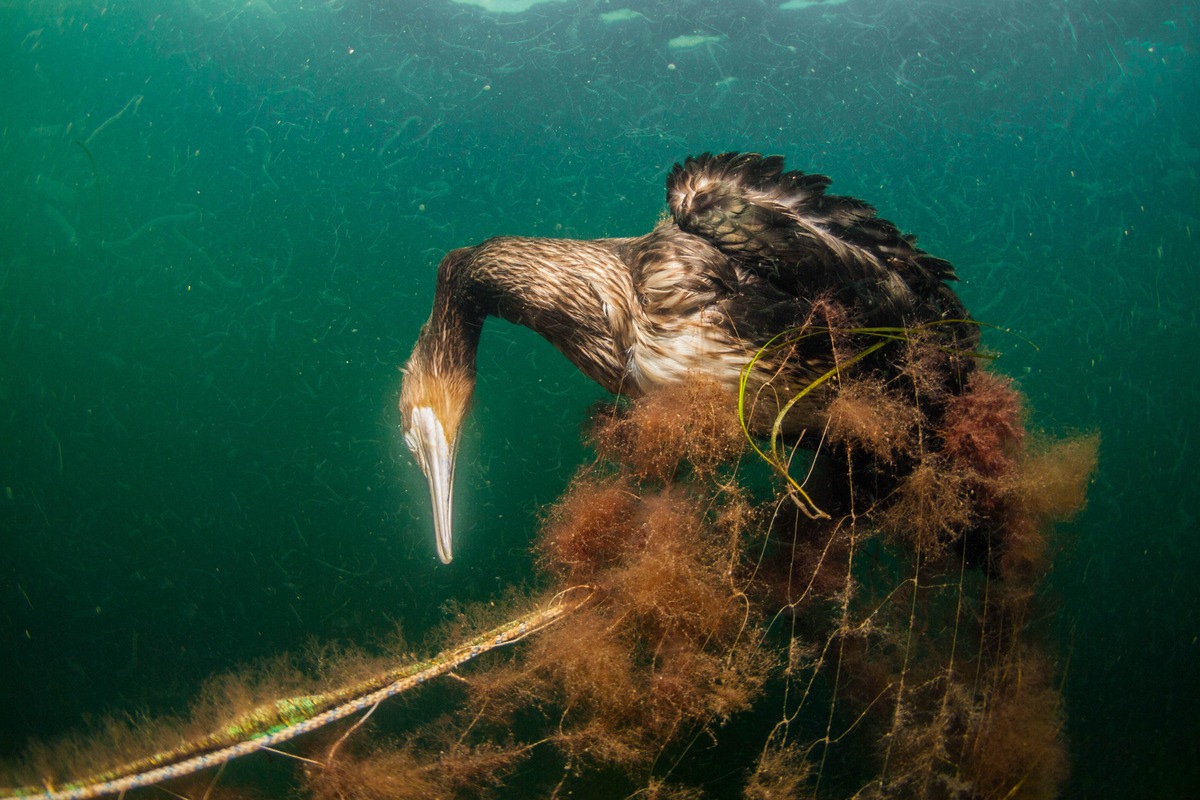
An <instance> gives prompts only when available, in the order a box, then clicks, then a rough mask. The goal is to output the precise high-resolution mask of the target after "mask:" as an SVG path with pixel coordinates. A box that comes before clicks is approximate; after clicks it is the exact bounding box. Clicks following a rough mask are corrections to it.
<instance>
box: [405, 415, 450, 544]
mask: <svg viewBox="0 0 1200 800" xmlns="http://www.w3.org/2000/svg"><path fill="white" fill-rule="evenodd" d="M404 442H405V444H407V445H408V449H409V450H411V451H412V452H413V455H414V456H415V457H416V459H417V463H419V464H420V465H421V471H422V472H424V473H425V478H426V479H427V480H428V481H429V496H430V498H432V500H433V532H434V535H435V536H436V537H437V552H438V558H439V559H441V561H442V563H443V564H449V563H450V560H451V559H452V558H453V557H454V554H453V551H452V549H451V541H452V538H451V535H452V528H451V511H452V508H453V505H454V504H453V498H454V455H455V447H454V445H453V444H451V443H450V441H449V440H448V439H447V438H446V429H445V428H443V427H442V422H441V420H439V419H438V418H437V415H436V414H434V413H433V409H432V408H429V407H427V406H418V407H416V408H414V409H413V410H412V413H411V415H410V425H409V428H408V430H406V431H405V432H404Z"/></svg>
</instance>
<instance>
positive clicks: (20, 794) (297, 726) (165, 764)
mask: <svg viewBox="0 0 1200 800" xmlns="http://www.w3.org/2000/svg"><path fill="white" fill-rule="evenodd" d="M577 588H581V589H582V588H586V587H577ZM571 591H573V590H571V589H568V590H567V591H565V592H562V593H560V594H558V595H556V596H555V597H554V598H552V599H551V601H550V602H549V603H547V604H546V605H545V606H544V607H542V608H538V609H536V610H534V611H532V612H530V613H528V614H525V615H524V616H521V617H518V618H517V619H514V620H511V621H509V622H506V623H505V624H503V625H501V626H499V627H497V628H493V629H492V630H490V631H488V632H487V633H484V634H481V635H480V636H477V637H475V638H474V639H471V640H470V641H468V642H466V643H464V644H461V645H459V646H458V647H455V648H452V649H450V650H443V651H442V652H440V653H438V654H437V655H436V656H434V657H433V658H430V659H428V660H426V661H419V662H416V663H415V664H411V665H406V666H404V667H400V668H398V669H395V670H390V671H388V672H386V673H384V674H383V675H381V676H377V677H376V678H373V679H371V680H367V681H363V682H361V683H358V684H354V685H353V686H351V687H348V688H345V689H341V690H338V691H335V692H328V693H326V694H320V695H304V696H301V697H294V698H288V699H285V700H278V701H276V702H275V703H273V704H269V705H267V706H263V707H260V708H259V709H255V710H254V711H252V712H250V713H249V714H248V715H246V716H245V717H243V718H242V719H241V720H239V721H238V722H235V723H234V724H232V725H230V726H227V727H226V728H224V729H223V730H222V731H218V732H215V733H211V734H208V735H206V736H203V737H200V738H199V739H195V740H192V741H191V742H186V743H184V744H183V745H180V746H179V747H176V748H173V749H171V750H167V751H163V752H161V753H156V754H154V755H152V756H148V757H146V758H142V759H138V760H137V761H134V762H130V763H128V764H125V765H122V766H120V767H117V768H115V769H112V770H107V771H105V772H103V773H100V774H97V775H94V776H91V777H89V778H85V779H82V780H78V781H72V782H71V783H69V784H66V785H63V786H61V787H54V786H47V787H31V786H26V787H19V788H15V789H0V800H90V798H95V797H104V796H107V795H113V794H120V793H122V792H127V791H129V790H130V789H137V788H140V787H144V786H153V785H154V784H157V783H161V782H163V781H168V780H173V779H175V778H182V777H185V776H187V775H193V774H195V773H197V772H200V771H202V770H205V769H209V768H210V767H217V766H220V765H221V764H225V763H227V762H229V761H232V760H233V759H235V758H239V757H241V756H244V755H249V754H250V753H254V752H257V751H259V750H262V749H265V748H269V747H274V746H275V745H278V744H282V743H283V742H287V741H289V740H291V739H294V738H296V737H297V736H302V735H303V734H306V733H310V732H312V731H315V730H317V729H318V728H321V727H324V726H325V725H328V724H330V723H332V722H337V721H338V720H341V719H345V718H346V717H349V716H351V715H353V714H356V713H358V712H360V711H363V710H366V709H370V708H373V707H374V706H376V705H378V704H379V703H381V702H383V701H384V700H386V699H388V698H389V697H392V696H394V695H397V694H401V693H403V692H405V691H408V690H409V689H412V688H413V687H415V686H419V685H420V684H422V683H424V682H425V681H427V680H429V679H430V678H436V677H438V676H439V675H444V674H446V673H447V672H450V671H451V670H453V669H455V668H456V667H459V666H461V665H462V664H465V663H466V662H468V661H470V660H471V659H473V658H475V657H476V656H480V655H482V654H484V653H486V652H488V651H489V650H494V649H495V648H497V647H502V646H504V645H507V644H512V643H513V642H517V641H519V640H521V639H523V638H524V637H526V636H528V635H529V634H531V633H536V632H538V631H540V630H542V629H543V628H545V627H547V626H549V625H551V624H553V623H554V622H556V621H558V620H559V619H561V618H562V617H563V616H565V615H566V614H568V613H570V612H572V611H574V610H575V609H577V608H579V607H580V606H581V605H583V604H584V603H586V602H587V601H588V599H589V598H590V597H591V593H590V592H589V593H588V594H587V595H586V596H585V597H583V598H582V599H581V600H578V601H577V602H571V603H566V602H564V597H565V596H566V595H567V594H568V593H570V592H571ZM397 675H399V676H400V677H396V676H397ZM381 683H382V684H383V685H380V684H381ZM346 698H349V699H346ZM333 703H337V704H336V705H332V707H331V708H326V709H325V710H324V711H319V713H316V714H314V715H312V716H309V717H307V718H304V719H301V720H299V721H297V722H290V723H286V724H276V725H275V726H274V727H270V728H267V729H265V730H264V729H263V727H262V726H263V725H265V724H267V723H268V721H269V718H270V714H271V711H272V710H274V711H275V713H278V714H279V717H280V718H281V719H285V720H286V719H288V718H289V717H294V716H297V715H299V714H304V713H308V712H309V711H311V710H316V709H319V708H321V707H323V706H328V705H331V704H333ZM239 739H240V740H239ZM226 741H232V742H233V743H232V744H227V745H224V746H221V744H219V743H223V742H226ZM213 748H215V749H213ZM198 751H207V752H198Z"/></svg>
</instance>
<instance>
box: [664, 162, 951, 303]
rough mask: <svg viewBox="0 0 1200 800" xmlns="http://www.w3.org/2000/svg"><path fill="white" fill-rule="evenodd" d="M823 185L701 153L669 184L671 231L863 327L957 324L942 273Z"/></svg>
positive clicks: (892, 230) (937, 263)
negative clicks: (819, 300)
mask: <svg viewBox="0 0 1200 800" xmlns="http://www.w3.org/2000/svg"><path fill="white" fill-rule="evenodd" d="M829 183H830V180H829V178H827V177H825V176H824V175H811V174H805V173H803V172H800V171H799V170H792V171H786V172H785V171H784V163H783V159H782V158H781V157H779V156H766V157H764V156H762V155H759V154H758V153H722V154H720V155H712V154H710V153H705V154H703V155H700V156H694V157H690V158H688V159H687V160H685V161H684V162H683V163H682V164H676V165H675V167H674V168H673V169H672V170H671V173H670V175H669V176H668V177H667V202H668V204H669V205H670V208H671V215H672V216H673V217H674V220H675V223H676V224H677V225H678V226H679V227H680V228H681V229H683V230H684V231H687V232H688V233H692V234H694V235H697V236H701V237H703V238H704V239H707V240H708V241H710V242H712V243H713V244H714V245H715V246H716V247H717V248H719V249H720V250H721V251H722V252H724V253H725V254H726V255H728V256H729V257H730V258H732V259H735V260H736V261H738V262H739V263H741V264H742V265H743V266H744V267H745V268H746V269H748V270H751V271H752V272H755V273H758V274H760V275H761V276H762V277H764V278H766V279H767V280H769V281H771V282H772V283H774V284H775V285H776V286H778V287H780V288H781V289H784V290H785V291H787V292H789V293H791V294H793V295H794V296H797V297H813V296H815V295H817V294H820V293H822V292H832V293H833V294H834V296H835V297H837V298H838V299H839V300H841V301H842V302H844V303H848V304H849V305H851V306H853V307H854V308H855V310H856V311H858V312H859V313H860V315H862V317H863V318H864V322H866V323H868V324H902V323H905V322H908V323H912V322H915V321H919V320H924V319H930V318H938V317H941V318H965V317H966V312H965V311H964V310H963V308H962V305H961V303H960V302H959V300H958V298H957V296H956V295H955V294H954V292H953V291H951V290H950V288H949V287H948V286H946V285H945V283H944V281H947V280H954V279H955V275H954V270H953V268H952V267H951V266H950V264H949V263H948V262H946V261H943V260H942V259H940V258H935V257H933V256H931V255H929V254H928V253H926V252H924V251H922V250H920V249H919V248H917V246H916V244H915V241H916V240H915V239H914V238H913V237H911V236H905V235H904V234H902V233H901V232H900V231H899V229H897V228H896V226H895V225H893V224H892V223H891V222H888V221H887V220H885V219H880V218H879V217H877V216H875V209H874V208H873V207H871V206H870V205H869V204H867V203H865V202H863V201H861V200H857V199H855V198H852V197H841V196H838V195H832V194H826V192H825V190H826V188H827V187H828V186H829Z"/></svg>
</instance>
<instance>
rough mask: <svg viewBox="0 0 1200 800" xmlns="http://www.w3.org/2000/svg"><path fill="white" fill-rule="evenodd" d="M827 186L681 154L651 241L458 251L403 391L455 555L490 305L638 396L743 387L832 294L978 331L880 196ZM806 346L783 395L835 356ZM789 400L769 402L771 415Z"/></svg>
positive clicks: (602, 380)
mask: <svg viewBox="0 0 1200 800" xmlns="http://www.w3.org/2000/svg"><path fill="white" fill-rule="evenodd" d="M828 183H829V180H828V179H827V178H825V177H824V176H820V175H806V174H804V173H801V172H784V171H783V160H782V159H781V158H778V157H769V158H764V157H762V156H759V155H757V154H738V153H726V154H722V155H717V156H713V155H708V154H705V155H702V156H699V157H696V158H689V159H687V160H686V161H685V162H684V163H683V164H682V165H678V164H677V165H676V166H675V168H674V170H673V171H672V172H671V174H670V176H669V177H668V180H667V196H668V202H669V206H670V212H671V213H670V216H669V217H667V218H665V219H663V220H662V221H661V222H659V224H658V225H657V226H655V228H654V229H653V230H652V231H650V233H648V234H646V235H644V236H638V237H632V238H621V239H595V240H586V241H580V240H567V239H530V238H520V237H498V238H495V239H489V240H488V241H486V242H483V243H482V244H480V245H477V246H475V247H469V248H462V249H459V250H455V251H453V252H451V253H450V254H448V255H447V256H446V258H445V259H444V260H443V261H442V263H441V266H440V267H439V268H438V281H437V290H436V293H435V296H434V306H433V312H432V314H431V316H430V319H429V322H428V323H427V324H426V325H425V327H424V328H423V329H422V332H421V336H420V338H419V339H418V341H417V345H416V348H415V349H414V351H413V355H412V357H411V358H410V360H409V362H408V365H407V367H406V369H405V380H404V386H403V389H402V391H401V398H400V408H401V413H402V415H403V417H404V429H405V436H406V440H407V442H408V444H409V446H410V448H411V449H412V450H413V452H414V454H415V455H416V456H417V458H418V461H419V462H420V463H421V466H422V468H423V470H424V471H425V473H426V475H427V476H428V477H429V480H430V488H431V491H432V493H433V495H434V505H435V526H436V527H437V528H438V551H439V556H440V557H441V558H442V560H443V561H446V562H448V561H449V560H450V537H449V525H450V520H449V516H450V483H452V481H453V463H454V450H455V444H456V437H457V433H458V429H459V426H460V424H461V421H462V419H463V417H464V415H465V414H466V411H467V408H468V406H469V403H470V397H471V393H472V392H473V389H474V381H475V377H474V376H475V351H476V348H477V346H478V342H479V336H480V333H481V331H482V327H483V323H484V320H485V319H486V318H487V317H488V316H497V317H501V318H503V319H506V320H508V321H510V322H513V323H516V324H519V325H524V326H527V327H529V328H531V329H533V330H534V331H536V332H537V333H539V334H541V335H542V336H543V337H545V338H546V339H547V340H548V341H550V342H551V343H553V344H554V345H555V346H556V347H557V348H558V349H559V350H560V351H561V352H562V353H563V354H564V355H565V356H566V357H567V358H568V359H570V360H571V361H572V362H573V363H574V364H575V365H576V366H577V367H578V368H579V369H580V370H581V371H582V372H583V373H584V374H586V375H587V376H588V377H590V378H592V379H593V380H595V381H596V382H597V383H599V384H600V385H602V386H603V387H604V388H606V389H607V390H609V391H610V392H613V393H616V394H624V395H628V396H633V397H636V396H639V395H641V394H644V393H646V392H648V391H651V390H653V389H654V388H656V387H659V386H663V385H667V384H671V383H676V382H679V381H681V380H683V379H684V378H685V377H686V376H687V375H689V374H696V373H699V374H706V375H709V376H712V377H715V378H716V379H717V380H718V381H720V382H722V383H725V384H727V385H730V386H735V387H736V386H737V385H738V379H739V376H740V374H741V372H742V369H743V368H744V367H745V365H746V364H747V363H748V362H749V361H750V360H751V359H752V358H754V357H755V354H756V353H757V352H758V351H759V350H760V349H761V348H762V347H763V345H765V344H766V343H767V342H768V341H770V340H771V338H772V337H774V336H775V335H776V334H779V333H780V332H782V331H786V330H789V329H792V328H795V327H797V326H801V325H804V324H806V323H811V322H812V314H813V310H814V307H815V306H816V305H818V304H822V303H835V304H837V306H839V307H840V308H843V309H845V311H846V312H847V313H848V314H849V315H850V318H851V319H852V321H853V323H854V324H855V325H857V326H870V327H884V326H887V327H903V326H912V325H917V324H922V323H928V322H932V321H937V320H941V321H944V322H946V323H947V327H953V328H954V329H955V330H956V331H957V334H958V336H959V337H960V338H961V339H963V340H964V341H967V340H972V337H974V335H975V334H974V328H973V327H971V326H969V325H966V324H965V323H962V322H961V321H962V320H965V319H966V318H967V315H966V312H965V311H964V310H963V308H962V305H961V303H960V302H959V300H958V298H957V296H956V295H955V294H954V292H953V291H951V290H950V288H949V287H948V286H947V285H946V283H945V281H946V280H951V279H953V278H954V274H953V271H952V270H951V268H950V265H949V264H947V263H946V262H944V261H941V260H940V259H936V258H934V257H932V256H929V255H928V254H926V253H924V252H923V251H921V250H919V249H917V248H916V246H915V244H914V240H913V239H912V238H911V237H906V236H904V235H902V234H901V233H900V232H899V230H897V229H896V227H895V226H894V225H892V224H891V223H889V222H887V221H885V220H882V219H879V218H877V217H876V216H875V214H874V209H872V208H871V207H870V206H868V205H866V204H865V203H863V202H861V201H858V200H854V199H852V198H845V197H838V196H834V195H827V194H825V193H824V190H825V187H826V186H827V185H828ZM806 341H810V342H811V345H810V346H807V347H801V348H799V349H796V348H793V349H792V350H791V351H789V352H788V353H787V358H786V360H779V362H778V363H777V364H768V365H767V366H768V367H770V368H769V369H766V370H761V371H760V372H761V374H762V375H763V376H764V377H762V378H761V380H762V381H766V380H767V379H768V378H767V377H766V376H769V380H770V383H771V387H772V393H771V394H773V395H774V396H776V397H778V398H780V399H781V400H780V402H783V401H786V399H787V398H788V397H790V396H792V395H793V394H794V393H795V392H796V391H798V390H799V389H800V388H803V386H805V385H807V384H808V383H809V382H811V381H812V380H813V379H814V378H815V377H817V376H819V375H821V374H823V373H824V372H826V371H827V370H829V369H830V368H831V367H832V366H833V363H834V362H833V355H832V352H831V347H830V344H829V340H828V338H822V337H812V338H811V340H806ZM755 388H757V387H755ZM808 402H809V407H808V409H807V412H806V413H800V414H798V415H796V416H794V417H793V419H795V420H798V421H797V422H796V423H795V424H797V425H807V424H810V423H811V422H813V421H814V418H815V415H817V414H819V411H820V407H821V401H820V399H819V398H818V397H813V398H810V400H809V401H808ZM778 408H779V403H766V404H763V405H762V406H761V408H760V410H759V420H758V421H759V423H760V424H769V422H770V420H772V419H773V418H774V416H775V413H776V412H777V411H778ZM802 411H803V410H802ZM447 458H448V463H438V462H439V460H441V461H445V460H446V459H447ZM439 475H440V476H441V477H435V476H439ZM439 482H441V483H444V484H445V485H444V486H439V485H438V483H439Z"/></svg>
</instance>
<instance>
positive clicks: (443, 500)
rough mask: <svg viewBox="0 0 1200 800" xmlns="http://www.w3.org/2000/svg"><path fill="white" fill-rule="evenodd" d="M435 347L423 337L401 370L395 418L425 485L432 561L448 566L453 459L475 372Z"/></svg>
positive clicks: (451, 553) (451, 555)
mask: <svg viewBox="0 0 1200 800" xmlns="http://www.w3.org/2000/svg"><path fill="white" fill-rule="evenodd" d="M436 344H437V343H436V342H431V341H430V340H429V338H428V337H425V336H423V337H422V339H421V340H419V341H418V343H417V347H416V349H415V350H414V351H413V354H412V357H411V358H410V359H409V361H408V365H407V366H406V367H405V368H404V383H403V385H402V386H401V389H400V416H401V419H402V423H401V424H402V426H403V429H404V443H405V444H406V445H408V449H409V450H411V451H412V454H413V457H414V458H415V459H416V461H417V464H419V465H420V467H421V471H422V472H424V473H425V478H426V479H427V480H428V481H429V494H430V498H431V499H432V500H433V529H434V534H435V535H436V537H437V553H438V558H439V559H441V561H442V563H443V564H449V563H450V559H451V558H452V557H453V550H452V541H453V538H452V534H453V529H452V525H451V520H452V510H453V497H454V458H455V455H456V453H457V451H458V435H459V432H460V431H461V430H462V422H463V419H464V418H465V417H466V415H467V411H468V409H469V408H470V405H471V395H472V394H473V393H474V391H475V372H474V368H473V365H468V364H463V363H461V362H459V361H458V360H456V359H448V358H446V357H445V354H444V353H439V348H438V347H437V346H436ZM439 356H440V357H439Z"/></svg>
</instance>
